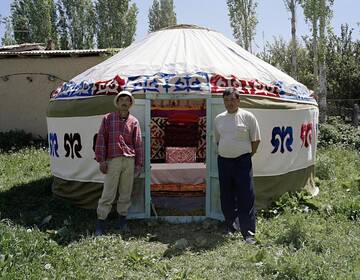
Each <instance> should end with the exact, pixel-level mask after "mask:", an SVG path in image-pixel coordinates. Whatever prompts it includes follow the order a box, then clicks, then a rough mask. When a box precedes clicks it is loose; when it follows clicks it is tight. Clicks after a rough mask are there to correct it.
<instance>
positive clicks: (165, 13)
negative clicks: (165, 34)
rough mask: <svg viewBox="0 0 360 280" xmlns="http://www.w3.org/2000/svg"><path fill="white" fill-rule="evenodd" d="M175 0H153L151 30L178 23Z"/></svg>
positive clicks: (150, 15)
mask: <svg viewBox="0 0 360 280" xmlns="http://www.w3.org/2000/svg"><path fill="white" fill-rule="evenodd" d="M174 10H175V6H174V1H173V0H153V3H152V6H151V8H150V10H149V16H148V17H149V32H154V31H156V30H159V29H161V28H165V27H168V26H173V25H176V13H175V11H174Z"/></svg>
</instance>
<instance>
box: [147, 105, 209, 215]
mask: <svg viewBox="0 0 360 280" xmlns="http://www.w3.org/2000/svg"><path fill="white" fill-rule="evenodd" d="M150 123H151V126H150V127H151V129H150V134H151V141H150V143H151V171H150V172H151V179H150V184H151V203H152V211H151V212H152V215H153V216H205V215H206V184H205V178H206V163H205V158H206V100H205V99H160V100H159V99H157V100H152V101H151V120H150Z"/></svg>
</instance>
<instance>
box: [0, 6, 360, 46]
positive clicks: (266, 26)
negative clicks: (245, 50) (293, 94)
mask: <svg viewBox="0 0 360 280" xmlns="http://www.w3.org/2000/svg"><path fill="white" fill-rule="evenodd" d="M11 2H12V1H11V0H0V14H1V15H2V16H7V15H9V14H10V3H11ZM133 2H135V3H136V5H137V6H138V8H139V14H138V25H137V31H136V39H137V40H138V39H142V38H143V37H144V36H145V35H146V34H147V32H148V11H149V8H150V7H151V4H152V0H133ZM174 3H175V11H176V14H177V20H178V23H190V24H197V25H200V26H204V27H208V28H211V29H214V30H216V31H219V32H221V33H223V34H224V35H225V36H226V37H228V38H230V39H233V35H232V30H231V27H230V23H229V17H228V14H227V13H228V11H227V5H226V0H174ZM359 11H360V1H359V0H335V4H334V7H333V12H334V16H333V19H332V21H331V24H332V26H333V29H334V30H335V32H336V33H339V31H340V25H341V24H343V23H348V24H349V25H350V27H352V28H354V29H355V30H354V33H353V37H354V38H356V39H359V38H360V27H359V26H358V25H357V23H358V22H360V16H359ZM257 16H258V20H259V23H258V25H257V29H256V37H255V42H254V43H255V45H254V46H253V48H254V50H255V51H258V50H259V49H261V48H262V46H263V45H264V42H266V41H272V40H273V36H277V37H278V36H282V37H283V38H284V39H286V40H288V39H289V38H290V36H291V35H290V20H289V18H290V14H289V13H288V12H287V10H286V9H285V6H284V2H283V0H258V8H257ZM297 16H298V20H297V30H298V36H299V37H300V36H301V35H304V34H310V30H309V27H308V24H306V23H305V22H304V19H303V14H302V10H301V8H298V11H297ZM3 33H4V29H3V26H1V27H0V38H1V37H2V36H3Z"/></svg>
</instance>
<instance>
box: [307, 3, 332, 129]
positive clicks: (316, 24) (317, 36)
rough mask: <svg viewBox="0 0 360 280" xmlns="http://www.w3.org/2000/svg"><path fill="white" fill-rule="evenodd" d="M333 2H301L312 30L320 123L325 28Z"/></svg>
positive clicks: (324, 112) (323, 111)
mask: <svg viewBox="0 0 360 280" xmlns="http://www.w3.org/2000/svg"><path fill="white" fill-rule="evenodd" d="M333 4H334V0H302V4H301V5H302V7H303V9H304V16H305V20H306V21H307V22H310V24H311V29H312V46H313V69H314V77H315V78H316V82H317V83H316V86H315V88H314V90H315V91H317V92H318V95H319V110H320V116H319V120H320V122H326V119H327V104H326V96H327V80H326V64H325V63H326V62H325V58H326V41H327V34H326V33H327V26H328V25H329V21H330V18H331V16H332V11H331V6H332V5H333Z"/></svg>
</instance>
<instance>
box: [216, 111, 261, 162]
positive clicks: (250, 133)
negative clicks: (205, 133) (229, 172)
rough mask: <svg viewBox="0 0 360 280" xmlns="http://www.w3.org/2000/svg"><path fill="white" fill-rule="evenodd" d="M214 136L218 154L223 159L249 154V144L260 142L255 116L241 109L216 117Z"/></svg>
mask: <svg viewBox="0 0 360 280" xmlns="http://www.w3.org/2000/svg"><path fill="white" fill-rule="evenodd" d="M214 134H215V135H214V136H215V141H216V143H218V154H219V155H220V156H222V157H225V158H236V157H239V156H241V155H243V154H246V153H251V151H252V149H251V142H254V141H258V140H260V129H259V124H258V122H257V120H256V118H255V116H254V115H253V114H252V113H250V112H248V111H245V110H243V109H240V108H239V109H238V110H237V112H235V113H233V114H229V113H228V112H227V111H225V112H223V113H221V114H219V115H217V116H216V118H215V121H214Z"/></svg>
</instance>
